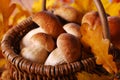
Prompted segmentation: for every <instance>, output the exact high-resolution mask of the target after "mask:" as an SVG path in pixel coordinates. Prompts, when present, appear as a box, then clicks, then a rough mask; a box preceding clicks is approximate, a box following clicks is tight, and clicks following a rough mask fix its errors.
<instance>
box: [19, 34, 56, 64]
mask: <svg viewBox="0 0 120 80" xmlns="http://www.w3.org/2000/svg"><path fill="white" fill-rule="evenodd" d="M30 40H31V45H30V46H28V47H25V48H23V49H22V50H21V55H22V56H23V57H24V58H26V59H28V60H31V61H33V62H39V63H41V64H43V63H44V62H45V60H46V59H47V57H48V55H49V52H51V51H52V50H53V49H54V48H55V42H54V40H53V38H52V37H51V36H50V35H48V34H45V33H37V34H35V35H33V36H32V37H31V38H30Z"/></svg>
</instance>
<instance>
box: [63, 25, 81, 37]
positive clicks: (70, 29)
mask: <svg viewBox="0 0 120 80" xmlns="http://www.w3.org/2000/svg"><path fill="white" fill-rule="evenodd" d="M63 29H64V30H65V31H66V32H67V33H69V34H72V35H74V36H76V37H78V38H80V37H81V33H80V25H78V24H76V23H67V24H65V25H64V26H63Z"/></svg>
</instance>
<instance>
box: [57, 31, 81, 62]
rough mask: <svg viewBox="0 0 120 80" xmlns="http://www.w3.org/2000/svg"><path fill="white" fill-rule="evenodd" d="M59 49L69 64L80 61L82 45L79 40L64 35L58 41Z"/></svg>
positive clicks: (66, 34)
mask: <svg viewBox="0 0 120 80" xmlns="http://www.w3.org/2000/svg"><path fill="white" fill-rule="evenodd" d="M57 47H58V48H59V49H60V50H61V52H62V55H64V57H65V59H66V62H67V63H69V62H74V61H77V60H80V58H81V44H80V41H79V38H77V37H75V36H73V35H72V34H68V33H62V34H61V35H60V36H59V37H58V39H57Z"/></svg>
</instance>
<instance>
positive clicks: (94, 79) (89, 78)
mask: <svg viewBox="0 0 120 80" xmlns="http://www.w3.org/2000/svg"><path fill="white" fill-rule="evenodd" d="M76 76H77V78H78V80H111V79H112V78H111V76H105V75H101V76H99V75H97V74H90V73H87V72H80V73H79V72H78V73H77V74H76Z"/></svg>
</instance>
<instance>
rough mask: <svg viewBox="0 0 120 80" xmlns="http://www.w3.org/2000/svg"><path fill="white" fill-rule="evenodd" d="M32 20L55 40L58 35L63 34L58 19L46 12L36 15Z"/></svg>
mask: <svg viewBox="0 0 120 80" xmlns="http://www.w3.org/2000/svg"><path fill="white" fill-rule="evenodd" d="M32 20H33V21H34V22H35V23H36V24H38V25H39V26H40V27H41V28H42V29H43V30H44V31H45V32H46V33H47V34H50V35H52V36H53V37H54V38H55V39H56V38H57V37H58V36H59V34H61V33H63V32H65V31H64V29H63V28H62V24H61V23H60V21H59V20H58V18H57V17H56V16H55V15H53V14H52V13H50V12H48V11H41V12H38V13H36V14H35V15H34V16H33V17H32Z"/></svg>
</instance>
